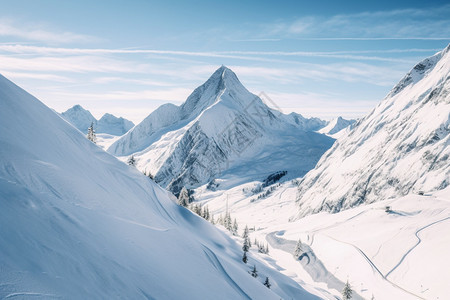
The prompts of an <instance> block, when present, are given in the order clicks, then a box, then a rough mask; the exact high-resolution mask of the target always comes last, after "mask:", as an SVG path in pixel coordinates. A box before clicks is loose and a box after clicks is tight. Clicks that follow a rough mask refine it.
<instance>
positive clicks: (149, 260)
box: [0, 76, 321, 299]
mask: <svg viewBox="0 0 450 300" xmlns="http://www.w3.org/2000/svg"><path fill="white" fill-rule="evenodd" d="M0 206H1V210H0V245H1V247H0V298H2V299H3V298H4V299H7V298H8V299H9V298H33V299H34V298H45V299H52V298H65V299H280V298H284V299H294V298H295V299H316V298H317V296H314V295H312V294H310V293H309V292H306V291H305V290H304V289H303V288H302V287H300V286H299V285H298V284H297V283H295V282H294V281H293V280H291V279H289V278H288V277H286V276H284V275H282V274H280V273H278V272H277V271H275V270H274V268H276V265H274V264H269V263H267V261H265V260H261V259H260V257H259V256H258V255H256V254H255V255H253V254H252V255H250V263H251V264H252V265H253V264H255V265H256V266H257V269H258V270H259V272H260V277H258V278H257V279H254V278H252V277H251V276H250V275H249V274H248V271H249V270H250V268H251V266H250V265H245V264H243V263H242V262H241V257H242V250H241V249H240V245H238V244H237V243H236V242H235V241H234V240H233V239H231V238H229V236H228V235H226V234H224V233H223V232H222V231H220V230H219V229H217V228H215V227H214V226H212V225H211V224H209V223H208V222H206V221H204V220H203V219H201V218H199V217H197V216H195V215H194V214H192V213H191V212H189V211H188V210H186V209H184V208H182V207H179V206H178V205H176V204H175V203H174V202H173V200H172V199H170V195H169V194H168V192H167V191H165V190H163V189H162V188H160V187H159V186H157V185H156V184H154V183H153V182H152V181H151V180H149V179H148V178H147V177H145V176H143V175H142V174H141V173H140V172H139V171H138V170H136V169H135V168H133V167H131V166H127V165H125V164H123V163H121V162H119V161H118V160H117V159H116V158H114V157H113V156H111V155H109V154H108V153H106V152H104V151H103V150H101V149H100V148H99V147H97V146H96V145H94V144H93V143H91V142H89V141H88V140H87V139H86V138H85V136H84V135H83V134H81V133H80V132H79V131H78V130H76V129H75V128H74V127H72V126H70V125H69V124H68V123H67V122H65V121H64V120H63V119H62V118H61V117H60V116H58V115H57V114H56V113H54V112H53V111H51V110H50V109H49V108H47V107H46V106H45V105H44V104H42V103H41V102H40V101H39V100H37V99H36V98H34V97H33V96H31V95H30V94H28V93H27V92H25V91H24V90H22V89H20V88H19V87H17V86H16V85H14V84H13V83H12V82H10V81H8V80H7V79H6V78H4V77H2V76H0ZM265 276H268V277H269V278H270V281H271V283H272V288H271V289H270V290H269V289H267V288H266V287H265V286H263V285H262V282H263V281H264V279H265ZM308 291H312V292H314V293H315V294H318V295H321V293H320V292H318V291H314V289H312V288H311V287H308Z"/></svg>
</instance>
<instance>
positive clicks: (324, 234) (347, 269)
mask: <svg viewBox="0 0 450 300" xmlns="http://www.w3.org/2000/svg"><path fill="white" fill-rule="evenodd" d="M253 184H255V183H250V184H246V185H241V186H237V187H235V188H232V189H229V190H217V191H214V192H213V191H208V190H207V189H203V188H200V189H197V190H196V191H197V197H198V199H199V200H200V203H202V204H203V205H208V207H209V209H210V210H211V212H213V213H214V214H215V217H216V219H217V217H218V216H219V215H220V214H223V212H224V211H225V203H226V202H227V199H228V207H229V210H230V213H231V216H232V217H233V218H234V217H235V218H236V219H237V221H238V223H239V225H240V227H245V225H248V226H249V227H250V228H253V227H254V228H255V229H256V231H254V232H252V231H251V234H250V237H251V240H253V239H254V238H257V239H258V240H260V241H267V242H268V243H269V249H270V252H269V253H270V257H271V258H272V259H273V260H274V262H276V264H278V265H279V266H280V267H282V269H281V272H282V273H284V274H286V275H288V276H290V277H292V278H293V279H294V280H296V281H298V282H305V283H307V284H309V285H313V286H316V287H317V288H322V289H325V290H328V291H330V292H332V293H333V294H334V295H336V296H338V297H340V292H341V290H342V288H343V286H344V283H345V282H346V280H347V279H348V280H349V282H350V284H351V285H352V286H353V288H354V291H355V292H356V293H357V295H355V299H362V298H364V299H371V298H372V295H373V296H374V298H375V299H446V297H447V295H448V294H449V293H450V289H449V287H448V285H447V281H448V278H450V262H449V261H448V260H447V259H446V258H447V256H448V255H447V254H448V253H450V238H449V236H448V235H447V234H446V233H447V232H450V188H447V189H445V190H442V191H439V192H435V193H432V194H425V195H423V196H421V195H414V194H412V195H408V196H405V197H401V198H396V199H388V200H383V201H379V202H377V203H373V204H370V205H366V206H360V207H357V208H353V209H349V210H345V211H342V212H340V213H336V214H330V213H326V212H322V213H319V214H314V215H310V216H307V217H304V218H302V219H299V220H296V221H294V222H289V216H290V215H292V213H293V212H294V211H295V210H296V205H295V198H296V194H297V187H296V185H295V184H293V183H292V182H290V181H288V182H285V183H283V184H282V185H281V186H279V187H278V188H277V189H276V190H275V191H274V192H273V193H272V194H271V195H270V196H268V197H267V198H264V199H259V200H255V201H252V199H254V198H255V197H248V195H246V194H245V193H244V192H243V190H248V188H250V187H251V186H252V185H253ZM386 206H390V207H391V211H390V212H385V208H386ZM298 239H301V241H302V243H303V244H304V248H305V252H306V253H307V256H306V257H304V258H303V259H302V260H301V261H298V260H295V259H294V258H293V256H292V252H293V250H294V248H295V244H296V242H297V240H298Z"/></svg>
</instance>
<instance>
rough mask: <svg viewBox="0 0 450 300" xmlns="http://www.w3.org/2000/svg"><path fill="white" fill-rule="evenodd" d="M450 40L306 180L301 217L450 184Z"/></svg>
mask: <svg viewBox="0 0 450 300" xmlns="http://www.w3.org/2000/svg"><path fill="white" fill-rule="evenodd" d="M449 72H450V46H448V47H447V48H446V49H444V50H443V51H441V52H439V53H437V54H436V55H434V56H432V57H430V58H427V59H425V60H423V61H422V62H420V63H419V64H417V65H416V66H415V67H414V68H413V69H412V70H411V71H410V72H409V73H408V74H407V75H406V76H405V77H404V78H403V79H402V80H401V81H400V83H399V84H398V85H397V86H395V87H394V88H393V89H392V91H391V92H390V93H389V94H388V95H387V96H386V98H385V99H384V100H383V101H382V102H381V103H380V104H379V105H378V106H377V107H376V108H375V109H374V110H373V111H372V112H371V113H370V114H369V115H367V116H366V117H365V118H363V119H362V120H360V121H358V122H357V123H356V124H355V125H354V128H353V129H352V130H351V131H350V132H349V134H348V136H347V137H343V138H339V139H338V140H337V142H336V143H335V144H334V145H333V147H332V148H331V149H330V150H329V151H328V152H326V153H325V154H324V155H323V157H322V158H321V159H320V161H319V163H318V164H317V166H316V168H315V169H313V170H311V171H310V172H309V173H308V174H307V175H306V176H305V177H304V178H303V179H302V180H301V182H300V187H299V196H298V199H297V203H298V205H299V207H300V212H299V216H303V215H306V214H310V213H316V212H320V211H332V212H337V211H339V210H341V209H346V208H349V207H353V206H356V205H359V204H362V203H371V202H374V201H379V200H383V199H386V198H391V197H398V196H401V195H406V194H408V193H412V192H413V193H418V192H419V191H425V192H429V191H434V190H440V189H443V188H445V187H446V186H448V185H449V184H450V163H449V156H450V147H449V143H450V134H449V133H450V73H449Z"/></svg>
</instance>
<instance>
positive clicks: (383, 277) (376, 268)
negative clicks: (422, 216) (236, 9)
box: [324, 234, 425, 300]
mask: <svg viewBox="0 0 450 300" xmlns="http://www.w3.org/2000/svg"><path fill="white" fill-rule="evenodd" d="M324 236H326V237H328V238H330V239H332V240H334V241H336V242H339V243H343V244H347V245H349V246H352V247H353V248H355V249H356V251H358V252H359V253H360V254H361V256H362V257H363V258H364V259H365V260H366V261H367V262H368V263H369V265H370V267H371V268H372V270H373V271H375V272H376V273H377V274H378V275H380V277H381V278H382V279H383V280H385V281H386V282H388V283H390V284H391V285H392V286H394V287H396V288H397V289H400V290H402V291H403V292H405V293H408V294H410V295H411V296H414V297H417V298H418V299H424V300H425V298H423V297H421V296H419V295H416V294H414V293H413V292H410V291H408V290H406V289H404V288H402V287H401V286H399V285H397V284H396V283H394V282H392V281H390V280H389V279H387V278H386V276H387V275H386V276H384V275H383V273H381V271H380V270H379V269H378V267H377V266H376V265H375V264H374V263H373V261H372V260H371V259H370V258H369V257H368V256H367V255H366V254H365V253H364V251H362V250H361V249H360V248H359V247H358V246H356V245H354V244H351V243H348V242H344V241H341V240H338V239H335V238H333V237H331V236H329V235H326V234H324Z"/></svg>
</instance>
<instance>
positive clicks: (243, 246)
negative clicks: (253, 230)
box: [242, 238, 250, 252]
mask: <svg viewBox="0 0 450 300" xmlns="http://www.w3.org/2000/svg"><path fill="white" fill-rule="evenodd" d="M248 241H249V240H248V238H246V239H244V244H243V245H242V250H243V251H244V252H248V250H249V249H250V246H249V245H248Z"/></svg>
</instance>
